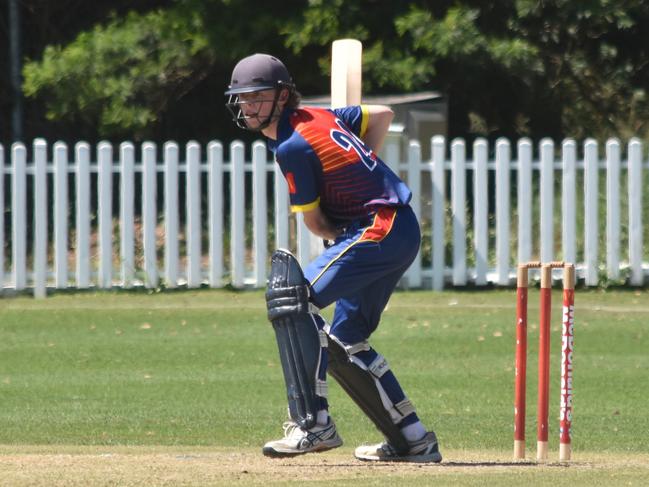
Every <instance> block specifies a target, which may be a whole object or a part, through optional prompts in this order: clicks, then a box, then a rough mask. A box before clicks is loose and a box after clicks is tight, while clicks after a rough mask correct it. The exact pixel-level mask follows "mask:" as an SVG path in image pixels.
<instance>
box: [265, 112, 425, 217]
mask: <svg viewBox="0 0 649 487" xmlns="http://www.w3.org/2000/svg"><path fill="white" fill-rule="evenodd" d="M368 119H369V115H368V113H367V111H366V110H364V109H363V107H362V106H352V107H345V108H340V109H334V110H328V109H324V108H298V109H294V110H284V112H283V113H282V117H281V119H280V122H279V125H278V129H277V140H276V141H273V140H271V141H269V147H270V149H271V150H272V151H273V152H274V153H275V156H276V159H277V162H278V164H279V166H280V169H281V170H282V173H283V174H284V177H285V178H286V181H287V183H288V188H289V194H290V202H291V209H292V210H293V211H296V212H299V211H309V210H311V209H314V208H315V207H317V206H320V208H321V210H322V211H323V213H324V214H325V215H326V216H327V217H328V218H329V219H330V220H331V221H332V222H333V223H334V224H337V225H345V224H346V223H348V222H350V221H353V220H355V219H358V218H362V217H365V216H367V215H368V214H370V213H372V212H374V211H376V209H377V208H379V207H383V206H403V205H407V204H408V202H409V201H410V198H411V196H412V195H411V192H410V190H409V189H408V187H407V186H406V184H405V183H404V182H403V181H401V179H399V177H398V176H397V175H396V174H394V173H393V172H392V171H391V170H390V168H389V167H388V166H387V165H386V164H385V163H384V162H383V161H381V159H380V158H379V157H377V156H376V154H374V153H373V152H372V151H371V150H370V149H369V148H368V147H367V146H366V145H365V144H364V143H363V141H362V140H361V139H362V137H363V135H364V134H365V131H366V129H367V123H368Z"/></svg>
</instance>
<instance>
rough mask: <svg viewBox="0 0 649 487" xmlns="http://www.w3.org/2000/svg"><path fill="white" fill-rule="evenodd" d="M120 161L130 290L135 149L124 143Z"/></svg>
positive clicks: (125, 281) (123, 250)
mask: <svg viewBox="0 0 649 487" xmlns="http://www.w3.org/2000/svg"><path fill="white" fill-rule="evenodd" d="M119 159H120V202H119V203H120V204H119V221H120V225H119V236H120V249H119V251H120V260H121V274H122V285H123V286H124V287H125V288H127V289H128V288H130V287H131V286H132V285H133V279H134V277H135V249H134V245H135V219H134V204H135V202H134V199H135V178H134V166H135V147H134V146H133V144H131V143H129V142H123V143H122V144H120V147H119Z"/></svg>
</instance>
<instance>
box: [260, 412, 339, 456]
mask: <svg viewBox="0 0 649 487" xmlns="http://www.w3.org/2000/svg"><path fill="white" fill-rule="evenodd" d="M283 427H284V438H282V439H281V440H275V441H269V442H268V443H266V444H265V445H264V448H263V450H262V451H263V453H264V455H266V456H267V457H293V456H295V455H302V454H304V453H310V452H321V451H325V450H331V449H332V448H337V447H339V446H340V445H342V444H343V440H342V439H341V438H340V436H338V433H337V432H336V425H335V424H334V422H333V421H332V420H331V419H330V420H329V424H327V425H325V426H322V425H319V424H316V425H315V426H314V427H313V428H311V429H308V430H307V429H302V428H301V427H300V426H299V425H298V424H297V423H296V422H295V421H287V422H285V423H284V426H283Z"/></svg>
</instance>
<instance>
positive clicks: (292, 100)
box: [284, 89, 302, 108]
mask: <svg viewBox="0 0 649 487" xmlns="http://www.w3.org/2000/svg"><path fill="white" fill-rule="evenodd" d="M301 101H302V95H301V94H300V92H299V91H297V90H296V89H292V90H290V91H289V95H288V100H286V104H285V105H284V107H285V108H297V107H299V106H300V102H301Z"/></svg>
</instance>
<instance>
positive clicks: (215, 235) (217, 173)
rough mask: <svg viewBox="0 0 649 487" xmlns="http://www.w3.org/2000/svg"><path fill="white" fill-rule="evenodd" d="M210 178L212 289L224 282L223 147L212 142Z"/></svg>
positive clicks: (209, 165) (208, 153)
mask: <svg viewBox="0 0 649 487" xmlns="http://www.w3.org/2000/svg"><path fill="white" fill-rule="evenodd" d="M207 163H208V171H209V172H208V177H209V188H208V191H209V205H210V206H209V208H210V209H209V232H210V238H209V242H210V243H209V245H210V249H209V258H210V271H209V274H210V275H209V282H210V287H221V285H222V281H223V231H224V228H223V212H224V211H225V208H224V207H223V145H222V144H221V143H220V142H216V141H212V142H210V143H209V144H208V145H207Z"/></svg>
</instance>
